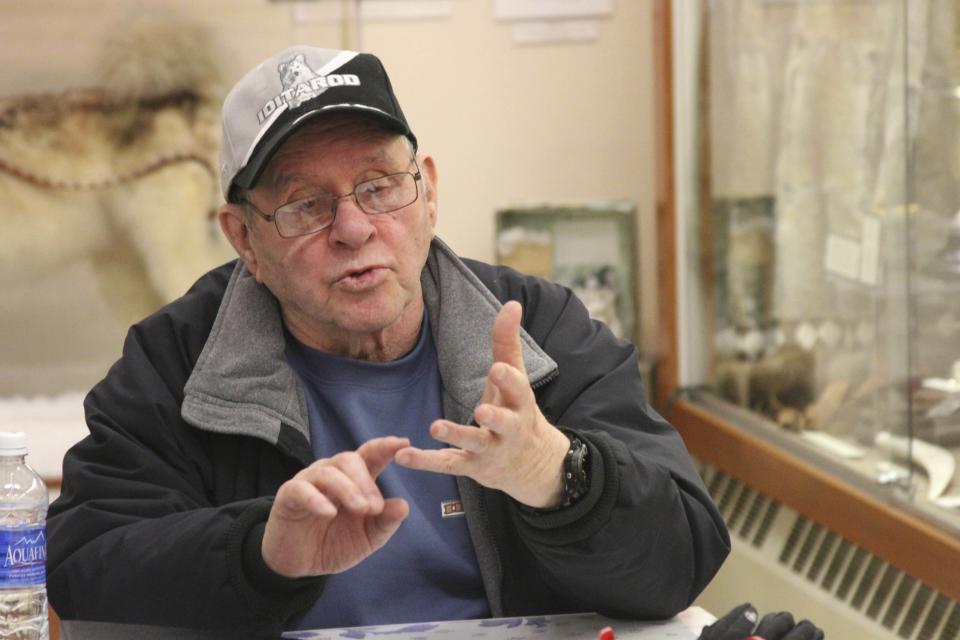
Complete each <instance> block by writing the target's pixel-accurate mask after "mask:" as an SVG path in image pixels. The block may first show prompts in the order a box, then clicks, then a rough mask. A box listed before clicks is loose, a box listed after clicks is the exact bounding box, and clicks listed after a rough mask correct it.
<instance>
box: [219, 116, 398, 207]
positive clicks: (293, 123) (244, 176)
mask: <svg viewBox="0 0 960 640" xmlns="http://www.w3.org/2000/svg"><path fill="white" fill-rule="evenodd" d="M345 112H349V113H352V114H357V115H359V116H362V117H368V118H371V119H373V120H377V121H379V122H381V123H383V124H385V125H387V127H388V128H389V129H391V130H394V131H396V132H397V133H399V134H401V135H404V136H406V137H407V138H409V139H410V141H411V142H412V143H413V148H414V149H416V148H417V138H416V136H414V135H413V132H411V131H410V129H409V127H408V126H407V125H406V123H404V122H402V121H400V120H398V119H397V118H394V117H393V116H391V115H390V114H388V113H385V112H383V111H380V110H378V109H374V108H370V107H365V106H363V105H356V104H335V105H327V106H323V107H317V108H314V109H308V110H304V111H300V110H297V111H296V112H292V114H293V115H292V117H289V116H288V117H287V118H286V121H283V120H284V117H283V116H281V122H277V123H276V124H274V125H273V127H271V130H270V133H269V134H268V135H267V136H265V137H264V138H263V139H262V140H261V141H260V142H259V143H258V144H257V147H256V149H254V151H253V154H251V156H250V159H249V160H248V161H247V163H246V164H245V165H244V166H243V168H241V169H240V171H238V172H237V175H236V176H235V177H234V179H233V183H232V185H231V189H230V191H231V197H230V200H232V199H233V198H232V192H233V189H234V188H235V187H239V188H241V189H252V188H253V187H254V186H255V185H256V184H257V181H258V180H259V179H260V176H261V175H262V174H263V171H264V169H266V168H267V164H269V162H270V159H271V158H272V157H273V154H274V153H276V151H277V149H279V148H280V147H281V146H282V145H283V143H284V142H286V141H287V139H288V138H289V137H290V136H292V135H293V134H294V133H295V132H296V131H297V129H299V128H300V127H302V126H303V125H305V124H306V123H307V122H309V121H311V120H313V119H315V118H316V117H318V116H321V115H329V114H331V113H345ZM285 115H286V114H285Z"/></svg>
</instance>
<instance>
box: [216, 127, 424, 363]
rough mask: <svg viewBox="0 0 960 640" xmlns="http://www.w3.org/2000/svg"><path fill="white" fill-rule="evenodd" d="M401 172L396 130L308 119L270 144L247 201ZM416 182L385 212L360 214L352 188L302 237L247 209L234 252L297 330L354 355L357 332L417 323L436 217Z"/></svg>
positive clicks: (274, 199)
mask: <svg viewBox="0 0 960 640" xmlns="http://www.w3.org/2000/svg"><path fill="white" fill-rule="evenodd" d="M422 165H423V166H422V167H421V170H422V173H423V176H424V181H426V180H429V181H430V183H431V185H433V184H435V182H434V178H435V170H434V165H433V161H432V159H430V158H429V157H426V158H423V159H422ZM402 171H409V172H410V173H415V172H416V171H417V167H416V165H415V164H414V163H413V158H412V156H411V152H410V149H409V147H408V145H407V144H406V142H405V140H404V139H403V138H402V137H400V136H395V135H390V134H386V135H384V134H381V133H375V134H372V133H371V132H370V131H369V129H368V128H367V129H366V132H365V133H364V131H362V130H358V128H357V127H353V128H351V127H333V128H331V127H330V126H329V124H326V125H324V124H318V125H307V126H305V127H304V128H302V129H301V130H299V131H298V132H297V133H296V134H294V135H293V136H292V137H291V138H290V139H289V140H288V141H287V142H286V143H284V145H283V146H282V147H281V148H280V149H279V150H278V151H277V152H276V154H275V155H274V157H273V158H272V159H271V160H270V164H269V165H268V167H267V169H266V171H265V172H264V174H263V176H262V177H261V178H260V180H259V182H258V184H257V187H256V188H255V189H254V190H253V191H252V192H251V193H250V194H249V200H250V201H251V202H252V203H253V204H254V205H255V206H256V207H257V208H259V209H260V210H261V211H263V212H266V213H273V211H274V210H275V209H276V208H277V207H279V206H281V205H284V204H286V203H289V202H292V201H295V200H299V199H302V198H305V197H308V196H313V195H316V194H318V193H326V194H332V195H342V194H345V193H350V192H351V191H353V189H354V186H355V185H356V184H357V183H359V182H362V181H365V180H371V179H373V178H377V177H380V176H384V175H388V174H393V173H398V172H402ZM424 181H421V182H418V188H419V195H418V198H417V200H416V201H415V202H413V203H412V204H410V205H408V206H406V207H403V208H402V209H398V210H396V211H392V212H389V213H382V214H377V215H368V214H366V213H365V212H364V211H362V210H361V209H360V208H359V207H358V206H357V203H356V200H355V199H354V198H353V197H346V198H343V199H342V200H340V201H339V203H338V205H337V213H336V217H335V219H334V222H333V224H332V225H331V226H329V227H327V228H326V229H323V230H322V231H319V232H317V233H313V234H310V235H306V236H300V237H296V238H282V237H280V235H279V234H278V233H277V229H276V227H275V226H274V224H273V223H272V222H267V221H266V220H264V219H262V218H260V217H259V216H255V215H253V216H249V217H248V220H249V233H247V236H248V242H247V243H246V246H247V247H248V248H247V249H246V251H244V250H241V248H240V247H239V246H238V251H240V254H241V257H243V258H244V260H245V262H246V264H247V267H248V268H249V269H250V271H251V272H252V273H253V275H254V276H255V277H256V279H257V281H258V282H261V283H263V284H264V285H265V286H267V287H268V288H269V289H270V291H271V292H273V294H274V295H275V296H276V297H277V299H278V300H279V302H280V306H281V309H282V313H283V316H284V320H285V322H286V323H287V326H288V327H289V328H290V330H291V331H292V332H293V334H294V335H295V336H297V337H298V338H299V339H300V340H302V341H304V342H306V343H307V344H310V345H312V346H314V347H317V348H320V349H323V350H325V351H329V352H332V353H339V354H341V355H356V354H355V353H351V347H350V345H351V344H355V343H356V339H357V338H358V337H361V338H362V337H363V336H372V337H374V339H376V336H378V335H380V336H381V338H382V336H383V334H384V333H389V332H391V331H397V330H399V331H401V332H407V333H409V331H410V330H411V327H412V329H413V330H416V329H417V328H419V325H420V317H419V316H420V315H421V314H422V313H423V303H422V294H421V289H420V272H421V270H422V268H423V265H424V263H425V261H426V257H427V252H428V249H429V245H430V240H431V239H432V238H433V235H434V226H435V224H436V217H437V211H436V192H435V188H434V187H433V186H430V187H429V188H428V187H427V186H426V185H425V184H424ZM234 245H235V246H237V243H236V242H235V243H234Z"/></svg>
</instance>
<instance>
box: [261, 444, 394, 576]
mask: <svg viewBox="0 0 960 640" xmlns="http://www.w3.org/2000/svg"><path fill="white" fill-rule="evenodd" d="M409 445H410V441H409V440H408V439H406V438H397V437H393V436H390V437H385V438H374V439H373V440H369V441H367V442H365V443H364V444H363V445H361V446H360V448H359V449H357V450H356V451H345V452H342V453H338V454H337V455H335V456H333V457H332V458H324V459H322V460H317V461H316V462H314V463H313V464H311V465H310V466H309V467H307V468H306V469H304V470H302V471H301V472H300V473H298V474H297V475H295V476H294V477H293V478H291V479H290V480H288V481H287V482H285V483H284V484H283V485H282V486H281V487H280V490H279V491H277V497H276V498H275V499H274V502H273V507H272V508H271V509H270V515H269V517H268V519H267V526H266V530H265V532H264V534H263V545H262V547H261V550H262V553H263V560H264V562H266V564H267V566H268V567H270V569H272V570H273V571H274V572H276V573H278V574H280V575H282V576H286V577H288V578H302V577H306V576H317V575H324V574H330V573H339V572H341V571H345V570H347V569H349V568H350V567H352V566H354V565H356V564H358V563H359V562H360V561H361V560H363V559H364V558H366V557H367V556H369V555H370V554H372V553H373V552H374V551H376V550H377V549H379V548H380V547H382V546H383V545H384V544H386V542H387V540H389V539H390V537H391V536H392V535H393V534H394V533H395V532H396V530H397V528H398V527H399V526H400V523H401V522H403V519H404V518H406V517H407V514H408V513H409V512H410V507H409V505H408V504H407V502H406V501H405V500H403V499H401V498H389V499H386V500H385V499H384V498H383V495H382V494H381V493H380V489H379V488H378V487H377V483H376V479H377V477H378V476H379V475H380V474H381V473H382V472H383V470H384V469H385V468H386V466H387V465H388V464H389V463H390V461H391V460H393V457H394V455H395V454H396V452H397V451H399V450H400V449H403V448H404V447H408V446H409Z"/></svg>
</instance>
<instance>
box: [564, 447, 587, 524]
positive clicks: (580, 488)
mask: <svg viewBox="0 0 960 640" xmlns="http://www.w3.org/2000/svg"><path fill="white" fill-rule="evenodd" d="M564 433H565V434H566V436H567V437H568V438H569V439H570V448H569V449H568V450H567V455H566V456H565V457H564V459H563V496H562V497H561V498H560V507H559V508H561V509H565V508H566V507H569V506H571V505H573V504H576V502H577V501H579V500H580V499H581V498H583V496H585V495H587V491H588V490H589V489H590V475H589V474H590V460H589V455H588V454H589V451H590V449H589V448H588V447H587V443H586V442H584V441H583V440H581V439H580V438H579V437H578V436H576V435H574V434H572V433H569V432H564Z"/></svg>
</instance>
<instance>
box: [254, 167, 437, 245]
mask: <svg viewBox="0 0 960 640" xmlns="http://www.w3.org/2000/svg"><path fill="white" fill-rule="evenodd" d="M413 164H414V166H416V161H414V163H413ZM422 177H423V176H422V175H421V174H420V168H419V167H417V172H416V173H410V172H409V171H402V172H400V173H392V174H390V175H386V176H380V177H379V178H374V179H373V180H364V181H363V182H358V183H357V184H356V185H354V187H353V191H351V192H350V193H345V194H343V195H340V196H335V195H331V194H329V193H318V194H316V195H312V196H308V197H306V198H303V199H301V200H294V201H293V202H288V203H287V204H285V205H282V206H280V207H278V208H277V210H276V211H274V212H273V215H270V214H268V213H264V212H263V211H260V209H258V208H257V207H256V205H254V204H253V203H252V202H250V201H249V200H246V199H244V200H243V203H244V204H246V205H247V206H249V207H250V208H251V209H253V210H254V211H255V212H256V214H257V215H258V216H260V217H261V218H263V219H264V220H266V221H267V222H272V223H274V225H276V227H277V233H279V234H280V237H282V238H296V237H297V236H305V235H309V234H311V233H317V232H318V231H323V230H324V229H326V228H327V227H329V226H330V225H332V224H333V221H334V219H335V218H336V217H337V206H338V205H339V203H340V201H341V200H343V199H344V198H349V197H351V196H352V197H353V199H354V201H355V202H356V203H357V206H358V207H360V209H361V210H362V211H363V212H364V213H366V214H367V215H377V214H380V213H390V212H391V211H396V210H397V209H402V208H404V207H406V206H409V205H411V204H413V203H414V202H416V201H417V197H418V196H419V189H417V181H418V180H420V179H421V178H422Z"/></svg>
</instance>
